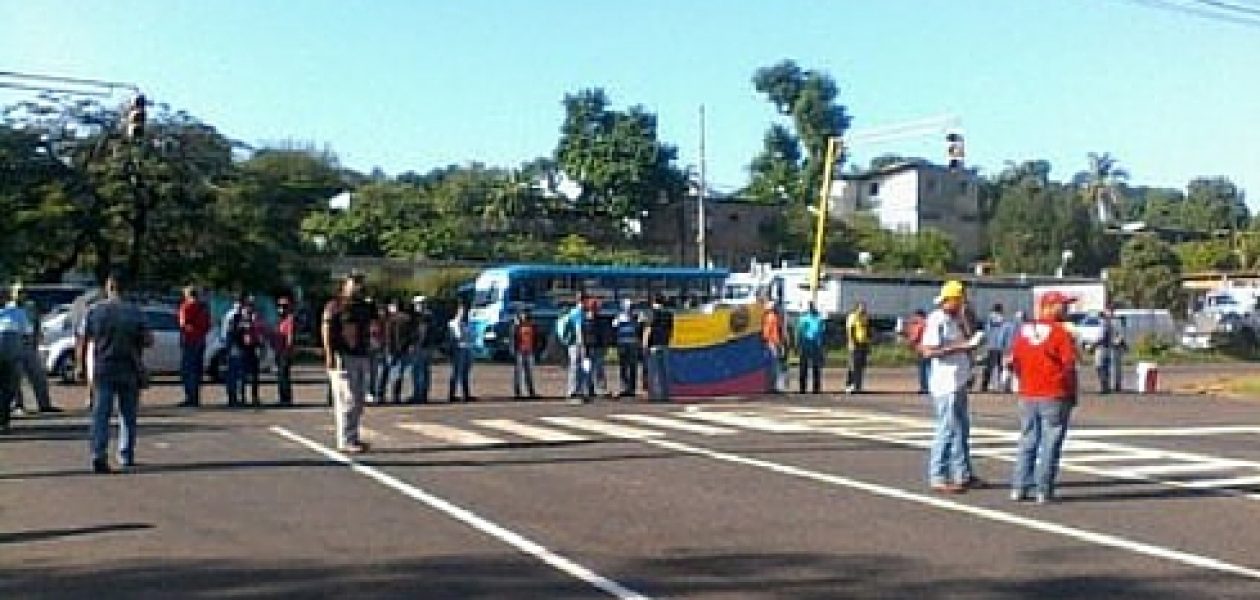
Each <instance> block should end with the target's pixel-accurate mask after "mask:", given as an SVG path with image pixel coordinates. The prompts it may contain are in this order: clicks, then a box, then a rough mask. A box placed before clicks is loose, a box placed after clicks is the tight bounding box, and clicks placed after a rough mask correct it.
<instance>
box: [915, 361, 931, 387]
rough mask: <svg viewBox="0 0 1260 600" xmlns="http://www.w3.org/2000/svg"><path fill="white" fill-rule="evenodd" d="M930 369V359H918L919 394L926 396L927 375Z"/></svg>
mask: <svg viewBox="0 0 1260 600" xmlns="http://www.w3.org/2000/svg"><path fill="white" fill-rule="evenodd" d="M931 369H932V359H930V358H920V359H919V364H918V371H919V393H920V394H926V393H927V389H928V374H929V373H930V372H931Z"/></svg>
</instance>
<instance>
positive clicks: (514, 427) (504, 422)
mask: <svg viewBox="0 0 1260 600" xmlns="http://www.w3.org/2000/svg"><path fill="white" fill-rule="evenodd" d="M473 423H476V424H477V425H479V426H481V427H486V428H488V429H495V430H498V431H503V432H506V433H510V434H512V435H519V436H521V437H524V438H529V439H531V440H537V441H539V442H547V443H552V444H563V443H571V442H586V441H590V438H587V437H583V436H580V435H577V434H574V433H569V432H567V431H560V430H559V429H552V428H550V427H543V426H541V425H530V424H528V423H521V422H520V421H513V420H511V419H476V420H474V421H473Z"/></svg>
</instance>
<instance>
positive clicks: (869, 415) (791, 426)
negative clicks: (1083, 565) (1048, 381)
mask: <svg viewBox="0 0 1260 600" xmlns="http://www.w3.org/2000/svg"><path fill="white" fill-rule="evenodd" d="M714 408H715V407H713V406H689V407H687V408H686V409H685V411H686V412H685V413H683V414H684V415H685V416H686V417H687V418H691V419H696V418H700V419H704V420H707V421H711V422H718V423H723V424H727V425H730V426H732V427H744V428H746V429H754V430H758V431H769V432H773V433H830V434H833V435H838V436H842V437H848V438H853V439H861V440H870V441H878V442H884V443H889V444H897V445H902V446H910V447H914V448H927V447H929V446H931V439H930V438H929V437H928V436H926V435H923V436H920V434H919V432H921V431H923V430H924V429H925V428H928V427H931V423H932V421H931V420H930V419H926V418H914V417H904V418H903V417H897V416H887V417H884V416H881V415H880V413H875V412H868V411H856V410H850V409H832V408H817V407H803V406H802V407H792V406H774V407H759V406H741V407H731V408H730V412H716V411H715V410H714ZM829 416H832V417H837V418H839V419H842V420H843V419H849V418H865V419H868V422H872V423H874V422H878V421H881V420H882V421H884V422H887V423H890V424H896V428H895V429H892V430H869V429H868V430H865V431H863V430H858V429H857V428H856V427H848V426H845V425H840V426H819V425H816V423H827V422H828V419H827V417H829ZM859 427H860V426H859ZM1103 431H1106V430H1103ZM1129 431H1134V430H1129ZM971 433H972V436H978V437H990V436H992V437H998V436H1011V440H1012V442H1011V447H1009V448H1001V447H997V446H985V445H980V446H979V447H977V448H975V449H974V450H973V451H972V454H973V455H974V456H980V457H988V458H996V459H999V460H1004V461H1014V460H1015V459H1016V455H1017V452H1016V448H1015V445H1016V443H1017V440H1018V434H1016V433H1012V432H1010V431H1006V430H1000V429H990V428H983V427H973V428H972V430H971ZM1235 433H1237V432H1236V431H1235ZM1068 435H1069V438H1068V440H1067V443H1066V444H1065V446H1064V449H1063V458H1062V462H1061V468H1062V469H1063V470H1064V471H1074V472H1079V473H1087V474H1090V475H1095V476H1099V477H1106V478H1112V479H1125V480H1141V481H1149V482H1152V483H1157V484H1161V485H1167V486H1169V487H1178V488H1187V489H1205V486H1198V487H1195V486H1191V485H1189V482H1188V481H1185V480H1175V479H1161V478H1159V477H1157V476H1155V474H1154V473H1140V472H1133V471H1129V470H1125V469H1124V468H1123V467H1122V466H1121V465H1106V464H1102V465H1099V466H1097V467H1094V466H1090V465H1091V464H1092V463H1113V462H1126V461H1134V462H1136V461H1142V462H1144V463H1147V464H1149V463H1151V462H1152V461H1169V463H1170V464H1174V465H1181V464H1184V463H1196V464H1200V463H1202V464H1207V463H1213V464H1215V463H1220V462H1229V463H1231V464H1233V465H1234V467H1235V468H1239V469H1244V468H1254V469H1257V470H1260V462H1256V461H1247V460H1241V459H1236V458H1224V457H1218V456H1211V455H1206V454H1195V453H1190V452H1175V451H1171V450H1157V449H1151V448H1144V447H1140V446H1130V445H1125V444H1117V443H1113V442H1103V441H1097V440H1091V439H1075V435H1076V433H1075V430H1072V431H1071V432H1070V433H1069V434H1068ZM1137 466H1145V465H1141V464H1139V465H1137ZM1151 466H1154V465H1151ZM1199 468H1200V467H1194V468H1193V469H1192V470H1197V469H1199ZM1202 468H1203V469H1209V468H1208V467H1202ZM1187 469H1190V467H1187ZM1210 470H1215V468H1214V467H1213V468H1211V469H1210ZM1214 491H1216V492H1218V493H1222V494H1226V495H1230V496H1235V497H1240V498H1245V499H1249V500H1260V494H1254V493H1247V492H1246V491H1242V490H1235V489H1230V488H1228V487H1220V488H1215V489H1214Z"/></svg>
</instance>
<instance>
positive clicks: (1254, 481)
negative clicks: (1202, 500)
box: [1186, 475, 1260, 488]
mask: <svg viewBox="0 0 1260 600" xmlns="http://www.w3.org/2000/svg"><path fill="white" fill-rule="evenodd" d="M1186 485H1188V486H1190V487H1195V488H1217V487H1220V488H1225V487H1244V486H1250V485H1260V475H1251V476H1249V477H1232V478H1229V479H1200V480H1196V481H1187V482H1186Z"/></svg>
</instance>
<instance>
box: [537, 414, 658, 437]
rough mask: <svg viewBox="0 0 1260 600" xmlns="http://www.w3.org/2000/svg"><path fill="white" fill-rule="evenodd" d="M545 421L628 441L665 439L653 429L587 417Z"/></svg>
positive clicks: (546, 418)
mask: <svg viewBox="0 0 1260 600" xmlns="http://www.w3.org/2000/svg"><path fill="white" fill-rule="evenodd" d="M540 418H541V419H542V420H543V421H546V422H548V423H552V424H555V425H560V426H561V427H569V428H571V429H580V430H582V431H592V432H595V433H600V434H603V435H607V436H609V437H615V438H627V439H643V438H657V437H663V436H664V435H665V434H663V433H661V432H659V431H653V430H651V429H640V428H638V427H630V426H627V425H618V424H616V423H608V422H606V421H600V420H597V419H588V418H586V417H540Z"/></svg>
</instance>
